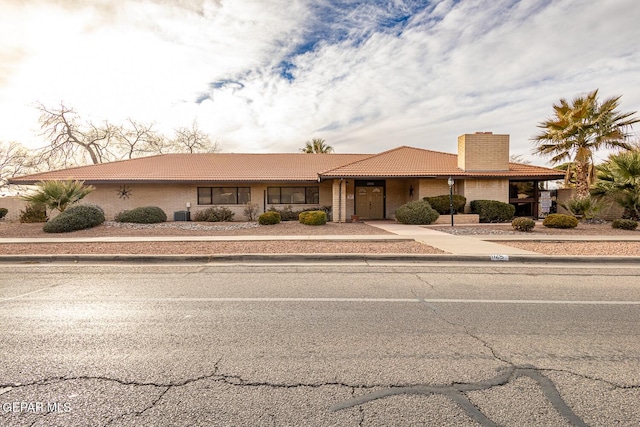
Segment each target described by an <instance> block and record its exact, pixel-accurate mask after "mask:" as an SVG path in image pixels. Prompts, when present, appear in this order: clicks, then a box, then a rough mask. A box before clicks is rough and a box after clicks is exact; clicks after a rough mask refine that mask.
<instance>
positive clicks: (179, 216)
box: [173, 211, 191, 221]
mask: <svg viewBox="0 0 640 427" xmlns="http://www.w3.org/2000/svg"><path fill="white" fill-rule="evenodd" d="M173 220H174V221H191V212H189V211H176V212H174V213H173Z"/></svg>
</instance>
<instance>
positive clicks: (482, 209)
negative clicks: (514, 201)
mask: <svg viewBox="0 0 640 427" xmlns="http://www.w3.org/2000/svg"><path fill="white" fill-rule="evenodd" d="M470 206H471V212H472V213H474V214H478V215H479V217H480V222H506V221H511V219H512V218H513V215H514V214H515V213H516V207H515V206H513V205H510V204H509V203H503V202H498V201H497V200H473V201H472V202H471V203H470Z"/></svg>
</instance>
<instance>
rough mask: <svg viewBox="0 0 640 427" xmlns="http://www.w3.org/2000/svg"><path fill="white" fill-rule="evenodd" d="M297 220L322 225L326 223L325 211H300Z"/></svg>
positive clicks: (306, 223) (307, 223)
mask: <svg viewBox="0 0 640 427" xmlns="http://www.w3.org/2000/svg"><path fill="white" fill-rule="evenodd" d="M298 220H299V221H300V222H301V223H302V224H305V225H324V224H326V223H327V213H326V212H325V211H305V212H300V215H299V216H298Z"/></svg>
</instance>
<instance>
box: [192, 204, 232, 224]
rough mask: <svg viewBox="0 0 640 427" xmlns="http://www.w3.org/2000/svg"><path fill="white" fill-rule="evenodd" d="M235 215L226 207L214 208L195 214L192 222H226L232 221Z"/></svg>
mask: <svg viewBox="0 0 640 427" xmlns="http://www.w3.org/2000/svg"><path fill="white" fill-rule="evenodd" d="M234 216H235V213H233V212H232V211H231V209H229V208H228V207H226V206H220V207H218V206H215V207H212V208H207V209H205V210H203V211H198V212H196V215H195V218H194V220H196V221H206V222H228V221H233V217H234Z"/></svg>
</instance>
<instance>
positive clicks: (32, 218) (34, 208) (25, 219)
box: [20, 203, 49, 224]
mask: <svg viewBox="0 0 640 427" xmlns="http://www.w3.org/2000/svg"><path fill="white" fill-rule="evenodd" d="M47 219H49V218H48V217H47V210H46V209H45V207H44V206H42V205H33V204H31V203H29V204H28V205H27V206H25V208H24V210H23V211H22V210H21V211H20V222H22V223H25V224H27V223H34V222H47Z"/></svg>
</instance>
